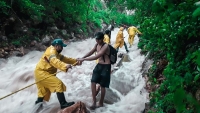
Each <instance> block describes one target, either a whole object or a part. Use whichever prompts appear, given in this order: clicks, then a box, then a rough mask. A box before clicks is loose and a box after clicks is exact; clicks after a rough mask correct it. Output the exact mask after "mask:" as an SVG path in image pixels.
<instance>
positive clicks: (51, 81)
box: [34, 39, 81, 109]
mask: <svg viewBox="0 0 200 113" xmlns="http://www.w3.org/2000/svg"><path fill="white" fill-rule="evenodd" d="M66 46H67V45H66V44H64V43H63V41H62V40H61V39H55V40H54V41H53V42H52V45H51V46H50V47H48V48H47V49H46V51H45V53H44V54H43V55H42V57H41V58H40V60H39V62H38V64H37V66H36V68H35V71H34V72H35V80H36V82H37V81H40V80H41V81H40V82H38V83H37V84H36V85H37V89H38V99H37V101H36V102H35V104H37V103H39V102H43V100H45V101H49V99H50V95H51V93H53V92H56V94H57V97H58V100H59V102H60V107H61V109H63V108H65V107H68V106H71V105H73V104H74V102H67V101H66V100H65V96H64V93H63V92H64V91H66V86H65V85H64V83H63V82H62V81H61V80H60V79H58V78H57V77H56V72H57V69H59V70H61V71H64V72H67V70H68V69H69V68H71V64H75V63H76V62H77V60H76V59H74V58H69V57H66V56H63V55H62V54H60V52H61V51H62V49H63V47H66ZM77 64H78V65H79V64H81V63H80V62H77ZM47 77H48V78H47ZM45 78H47V79H45ZM43 79H44V80H43Z"/></svg>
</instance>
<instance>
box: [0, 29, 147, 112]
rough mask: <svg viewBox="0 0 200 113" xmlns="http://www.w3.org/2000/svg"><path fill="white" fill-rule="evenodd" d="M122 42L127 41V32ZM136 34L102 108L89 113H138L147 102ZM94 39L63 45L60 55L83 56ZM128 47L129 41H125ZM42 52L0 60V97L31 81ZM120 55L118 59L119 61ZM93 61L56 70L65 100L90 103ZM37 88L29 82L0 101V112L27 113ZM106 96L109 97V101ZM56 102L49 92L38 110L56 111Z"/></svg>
mask: <svg viewBox="0 0 200 113" xmlns="http://www.w3.org/2000/svg"><path fill="white" fill-rule="evenodd" d="M118 30H119V29H118V28H115V29H114V31H112V35H111V43H112V44H113V43H114V41H115V37H116V34H117V32H118ZM124 36H126V38H125V41H126V42H128V41H127V40H128V39H127V38H128V36H127V33H126V31H124ZM138 41H139V39H138V37H137V36H136V37H135V40H134V46H133V47H132V48H129V51H130V52H129V53H128V55H129V57H130V59H131V60H132V61H131V62H123V63H122V66H121V67H120V68H119V69H118V70H117V71H115V72H113V73H112V75H111V84H110V90H109V91H108V92H107V94H106V97H105V101H106V100H108V101H112V102H113V104H108V103H105V104H104V107H101V108H97V109H96V110H95V111H90V112H91V113H141V112H142V111H143V110H144V108H145V103H146V102H147V101H148V99H147V94H148V93H147V92H146V90H145V89H144V86H145V80H144V78H142V72H141V68H142V63H143V61H144V59H145V56H143V55H141V54H140V49H138V48H137V44H138ZM95 43H96V42H95V39H92V38H91V39H86V40H84V41H81V42H71V43H70V44H68V46H67V47H66V48H63V51H62V54H63V55H66V56H69V57H73V58H79V57H82V56H83V55H85V54H86V53H87V52H88V51H89V50H91V49H92V48H93V47H94V45H95ZM127 45H128V46H129V44H128V43H127ZM119 53H126V51H125V48H124V47H122V48H120V49H119ZM42 54H43V52H39V51H32V52H30V53H28V54H26V55H25V56H23V57H10V58H8V59H6V60H4V59H0V98H1V97H4V96H6V95H8V94H10V93H12V92H14V91H16V90H19V89H21V88H24V87H26V86H28V85H30V84H32V83H34V82H35V80H34V69H35V66H36V64H37V62H38V61H39V59H40V57H41V55H42ZM119 59H120V58H118V60H119ZM95 65H96V62H95V61H84V62H83V64H82V65H81V66H76V67H73V68H72V69H71V70H69V71H68V72H67V73H65V72H60V73H58V74H57V77H58V78H60V79H61V80H62V81H63V83H64V84H65V85H66V86H67V91H66V92H65V97H66V100H67V101H75V102H78V101H82V102H84V103H85V104H86V105H87V106H88V105H91V104H92V96H91V89H90V84H91V82H90V79H91V76H92V71H93V68H94V67H95ZM36 99H37V88H36V85H33V86H31V87H29V88H26V89H24V90H22V91H20V92H18V93H15V94H13V95H11V96H8V97H6V98H4V99H2V100H0V113H31V112H32V111H33V110H34V108H35V105H34V103H35V101H36ZM109 99H110V100H109ZM59 110H60V105H59V102H58V100H57V96H56V94H55V93H52V95H51V98H50V101H49V102H44V103H43V109H42V110H41V111H40V113H57V112H58V111H59Z"/></svg>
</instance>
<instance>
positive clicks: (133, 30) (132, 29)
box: [127, 26, 142, 46]
mask: <svg viewBox="0 0 200 113" xmlns="http://www.w3.org/2000/svg"><path fill="white" fill-rule="evenodd" d="M127 31H128V34H129V37H128V43H129V44H130V46H132V45H133V41H134V37H135V35H136V33H138V34H142V33H141V32H140V31H139V30H138V29H137V28H136V27H134V26H131V27H129V28H128V30H127Z"/></svg>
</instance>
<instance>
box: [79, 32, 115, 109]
mask: <svg viewBox="0 0 200 113" xmlns="http://www.w3.org/2000/svg"><path fill="white" fill-rule="evenodd" d="M95 39H96V42H97V44H95V46H94V47H93V49H92V50H90V51H89V52H88V53H87V54H86V55H84V56H83V57H82V58H79V59H78V60H79V61H80V62H83V61H92V60H96V59H99V61H98V64H97V65H96V66H95V68H94V69H93V74H92V78H91V90H92V99H93V104H92V105H91V106H90V109H95V108H96V107H102V106H103V102H104V96H105V93H106V89H105V88H106V87H107V88H109V85H110V71H111V63H110V58H109V54H110V48H109V45H108V44H106V43H104V42H103V39H104V34H103V33H102V32H97V33H96V34H95ZM94 52H97V54H96V55H95V56H92V54H93V53H94ZM96 84H100V86H101V88H100V90H101V98H100V101H99V105H98V106H96V94H97V91H96Z"/></svg>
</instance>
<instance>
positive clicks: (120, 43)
mask: <svg viewBox="0 0 200 113" xmlns="http://www.w3.org/2000/svg"><path fill="white" fill-rule="evenodd" d="M123 31H124V28H123V27H120V29H119V32H118V33H117V37H116V41H115V45H114V48H115V49H116V50H117V51H118V50H119V47H120V48H122V46H124V47H125V49H126V52H127V53H128V52H129V50H128V48H127V45H126V43H125V41H124V34H123Z"/></svg>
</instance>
